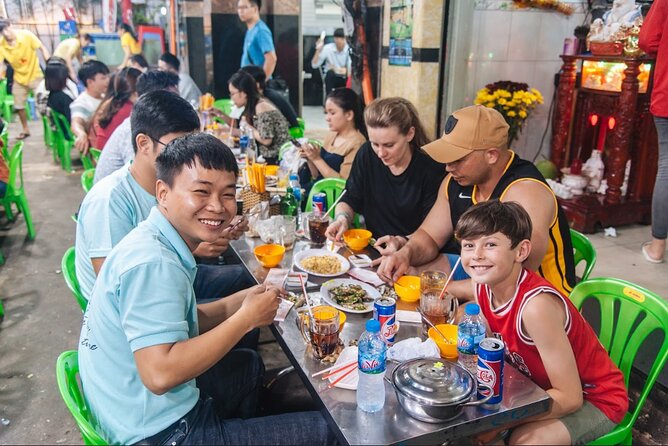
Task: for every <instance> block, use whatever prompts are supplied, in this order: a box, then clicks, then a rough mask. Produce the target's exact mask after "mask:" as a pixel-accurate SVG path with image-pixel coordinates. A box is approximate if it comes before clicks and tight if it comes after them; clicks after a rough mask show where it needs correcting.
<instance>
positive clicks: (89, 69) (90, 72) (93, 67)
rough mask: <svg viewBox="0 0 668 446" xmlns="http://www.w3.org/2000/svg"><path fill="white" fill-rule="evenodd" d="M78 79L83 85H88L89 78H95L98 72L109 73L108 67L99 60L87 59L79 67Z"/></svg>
mask: <svg viewBox="0 0 668 446" xmlns="http://www.w3.org/2000/svg"><path fill="white" fill-rule="evenodd" d="M77 74H78V75H79V80H80V81H81V83H82V84H84V86H88V80H89V79H95V76H96V75H98V74H109V67H107V66H106V65H105V64H103V63H102V62H100V61H99V60H88V61H86V62H84V63H83V65H81V68H79V73H77Z"/></svg>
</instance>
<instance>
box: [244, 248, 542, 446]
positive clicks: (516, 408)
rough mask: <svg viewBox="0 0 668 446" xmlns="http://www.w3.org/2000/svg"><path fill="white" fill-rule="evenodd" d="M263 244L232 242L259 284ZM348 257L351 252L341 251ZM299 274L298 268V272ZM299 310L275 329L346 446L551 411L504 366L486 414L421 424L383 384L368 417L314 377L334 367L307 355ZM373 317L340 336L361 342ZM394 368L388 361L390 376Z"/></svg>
mask: <svg viewBox="0 0 668 446" xmlns="http://www.w3.org/2000/svg"><path fill="white" fill-rule="evenodd" d="M259 244H262V242H261V241H260V239H248V238H241V239H240V240H236V241H234V242H232V246H233V248H234V250H235V251H236V253H237V255H238V256H239V258H240V259H241V261H242V262H243V264H244V265H245V266H246V268H247V269H248V271H249V272H250V273H251V274H252V275H253V276H254V277H255V279H256V280H257V281H258V283H262V282H263V281H264V279H265V277H266V275H267V273H268V272H269V270H268V269H266V268H263V267H262V266H261V265H260V264H259V262H258V261H257V260H256V259H255V256H254V255H253V248H254V247H255V246H257V245H259ZM310 248H314V246H312V245H310V244H309V243H308V242H306V241H298V242H297V243H296V244H295V247H294V249H293V250H291V251H287V252H286V254H285V257H284V259H283V261H282V262H281V264H280V265H279V267H281V268H290V267H291V266H292V257H293V255H294V254H295V253H296V252H299V251H302V250H305V249H310ZM340 254H341V255H343V256H345V257H347V251H346V250H344V249H341V250H340ZM296 270H298V269H296ZM326 280H328V279H323V278H319V277H316V276H313V275H309V281H311V282H315V283H322V282H324V281H326ZM296 315H297V312H296V311H295V310H294V308H293V309H291V310H290V313H289V314H288V316H287V318H286V319H285V321H283V322H281V323H275V324H274V325H272V326H271V329H272V331H273V332H274V335H275V336H276V339H277V340H278V343H279V344H280V346H281V348H282V349H283V350H284V352H285V354H286V355H287V356H288V358H289V359H290V362H291V363H292V364H293V365H294V366H295V370H296V371H297V373H299V375H300V377H301V378H302V381H303V382H304V384H305V385H306V388H307V389H308V390H309V392H310V393H311V395H312V396H313V397H314V399H315V400H316V401H317V402H319V403H321V404H322V408H323V410H322V412H323V414H324V415H325V417H326V418H327V419H328V422H329V424H330V427H331V428H332V430H333V431H334V432H335V433H336V435H337V436H338V438H339V440H340V441H341V442H343V443H344V444H394V443H404V444H441V443H443V442H445V441H446V440H450V439H455V438H459V437H465V436H470V435H473V434H475V433H479V432H484V431H487V430H490V429H494V428H499V427H501V426H503V425H505V424H509V423H512V422H516V421H518V420H521V419H524V418H528V417H531V416H534V415H537V414H540V413H543V412H546V411H548V410H549V409H550V405H551V399H550V397H549V396H548V395H547V393H545V391H543V390H542V389H541V388H540V387H538V386H537V385H536V384H534V383H533V381H531V380H530V379H529V378H527V377H526V376H524V375H523V374H522V373H520V372H519V371H518V370H517V369H515V368H514V367H513V366H512V365H510V364H509V363H506V365H505V369H504V379H503V402H502V403H501V407H500V408H499V409H498V410H494V411H488V410H485V409H482V408H477V407H465V408H463V410H462V411H461V414H460V416H459V417H457V418H455V419H454V420H451V421H448V422H445V423H440V424H431V423H424V422H422V421H418V420H416V419H414V418H412V417H410V416H409V415H408V413H406V412H405V411H404V410H403V408H402V407H401V406H400V405H399V402H398V401H397V398H396V395H395V393H394V389H393V387H392V385H391V384H389V383H387V382H385V407H384V408H383V409H382V410H381V411H380V412H377V413H373V414H370V413H366V412H363V411H361V410H358V409H357V402H356V400H355V397H356V394H355V392H354V391H352V390H345V389H339V388H332V389H327V385H328V384H329V381H326V380H322V379H321V376H317V377H315V378H311V375H312V374H313V373H315V372H317V371H319V370H323V369H325V368H327V367H328V366H330V365H331V364H330V365H327V364H321V363H320V361H317V360H315V359H313V358H312V356H311V354H310V353H309V352H307V346H306V344H305V343H304V340H303V338H302V336H301V334H300V332H299V329H298V328H297V323H296V317H297V316H296ZM371 317H372V313H371V312H369V313H367V314H351V313H348V314H347V321H346V324H345V327H344V329H343V331H342V332H341V338H342V339H343V340H344V341H345V342H346V343H347V341H349V340H352V339H357V338H359V336H360V335H361V334H362V332H363V331H364V324H365V322H366V320H367V319H369V318H371ZM420 331H421V325H420V324H412V323H406V322H404V323H401V327H400V329H399V332H398V333H397V341H399V340H402V339H407V338H410V337H416V336H420ZM392 369H393V366H392V365H391V364H389V363H388V370H387V372H386V373H387V374H388V376H389V374H390V373H391V370H392Z"/></svg>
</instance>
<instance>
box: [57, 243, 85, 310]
mask: <svg viewBox="0 0 668 446" xmlns="http://www.w3.org/2000/svg"><path fill="white" fill-rule="evenodd" d="M75 259H76V255H75V249H74V246H72V247H71V248H69V249H68V250H67V251H65V254H63V260H62V261H61V262H60V269H61V270H62V271H63V277H64V278H65V283H66V284H67V288H69V289H70V291H71V292H72V295H73V296H74V298H75V299H76V301H77V303H78V304H79V307H81V312H84V311H86V307H87V306H88V300H87V299H86V298H85V297H84V295H83V294H82V293H81V288H80V287H79V279H77V272H76V261H75Z"/></svg>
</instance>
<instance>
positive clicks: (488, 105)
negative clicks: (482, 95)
mask: <svg viewBox="0 0 668 446" xmlns="http://www.w3.org/2000/svg"><path fill="white" fill-rule="evenodd" d="M485 107H487V108H494V102H488V103H487V104H485Z"/></svg>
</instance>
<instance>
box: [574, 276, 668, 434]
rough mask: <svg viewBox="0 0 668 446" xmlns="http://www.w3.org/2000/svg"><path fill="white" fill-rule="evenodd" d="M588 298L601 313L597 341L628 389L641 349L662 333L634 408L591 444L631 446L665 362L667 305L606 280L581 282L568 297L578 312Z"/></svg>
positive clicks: (667, 356)
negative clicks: (639, 419)
mask: <svg viewBox="0 0 668 446" xmlns="http://www.w3.org/2000/svg"><path fill="white" fill-rule="evenodd" d="M590 298H591V299H595V300H596V301H598V303H599V306H600V311H601V330H600V333H599V334H598V339H599V341H600V342H601V344H602V345H603V347H605V349H606V350H607V351H608V354H609V355H610V358H611V359H612V361H613V362H614V363H615V364H617V367H619V369H620V370H621V371H622V373H623V374H624V382H625V383H626V388H627V389H628V386H629V376H630V372H631V366H632V365H633V361H634V359H635V357H636V354H637V353H638V350H639V348H640V346H641V345H642V344H643V343H644V342H645V340H646V339H647V337H648V336H649V335H650V334H651V333H653V332H654V331H655V330H659V331H661V332H663V343H662V345H661V347H660V348H659V349H658V351H657V353H656V357H655V359H654V364H652V368H651V370H650V371H649V373H648V374H647V380H646V381H645V385H644V387H643V388H642V391H641V392H640V395H639V397H638V402H637V404H636V406H635V408H633V409H632V411H631V412H627V414H626V416H624V419H623V420H622V422H621V423H619V424H618V425H617V427H616V428H615V429H614V430H613V431H612V432H610V433H608V434H606V435H604V436H602V437H600V438H597V439H596V440H595V441H593V442H592V443H590V444H593V445H607V444H624V445H630V444H631V441H632V437H631V434H632V430H633V425H634V424H635V422H636V420H637V419H638V415H640V410H641V409H642V407H643V405H644V404H645V400H646V399H647V395H649V392H650V390H652V386H653V385H654V382H655V381H656V380H657V378H658V376H659V373H661V370H662V369H663V366H664V364H665V363H666V359H668V333H667V332H668V303H666V301H664V300H663V299H662V298H661V297H659V296H657V295H656V294H654V293H652V292H651V291H648V290H646V289H644V288H642V287H640V286H638V285H635V284H633V283H630V282H626V281H625V280H621V279H612V278H605V277H597V278H593V279H589V280H587V281H584V282H580V283H579V284H577V285H576V286H575V288H574V289H573V291H572V292H571V295H570V299H571V301H572V302H573V304H574V305H575V307H576V308H577V309H578V310H579V309H581V308H582V305H583V303H584V302H585V301H586V300H588V299H590ZM616 306H618V307H619V310H618V312H616V311H615V307H616Z"/></svg>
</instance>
